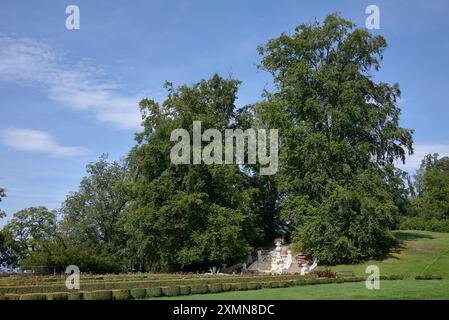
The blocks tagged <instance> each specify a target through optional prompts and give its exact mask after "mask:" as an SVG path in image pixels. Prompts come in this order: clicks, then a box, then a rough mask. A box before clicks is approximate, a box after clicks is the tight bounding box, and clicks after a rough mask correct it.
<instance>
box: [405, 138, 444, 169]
mask: <svg viewBox="0 0 449 320" xmlns="http://www.w3.org/2000/svg"><path fill="white" fill-rule="evenodd" d="M413 149H414V154H413V155H411V156H408V157H407V158H406V161H405V165H403V164H402V163H401V164H398V166H399V167H400V168H401V169H402V170H405V171H407V172H409V173H414V172H415V170H417V169H419V166H420V165H421V161H422V159H424V157H425V156H426V155H427V154H429V153H431V154H433V153H438V154H439V157H444V156H449V144H416V145H414V146H413Z"/></svg>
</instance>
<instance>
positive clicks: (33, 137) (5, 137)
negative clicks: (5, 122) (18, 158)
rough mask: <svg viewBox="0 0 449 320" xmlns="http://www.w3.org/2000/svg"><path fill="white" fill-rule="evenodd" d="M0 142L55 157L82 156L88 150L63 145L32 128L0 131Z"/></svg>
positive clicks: (15, 148)
mask: <svg viewBox="0 0 449 320" xmlns="http://www.w3.org/2000/svg"><path fill="white" fill-rule="evenodd" d="M0 142H1V143H2V144H4V145H5V146H7V147H10V148H11V149H14V150H19V151H28V152H40V153H49V154H51V155H53V156H57V157H73V156H82V155H86V154H88V153H89V151H88V150H87V149H85V148H82V147H65V146H61V145H59V144H58V143H57V142H56V141H55V139H54V138H53V137H52V136H51V135H50V134H49V133H47V132H45V131H39V130H33V129H18V128H14V129H9V130H4V131H2V132H0Z"/></svg>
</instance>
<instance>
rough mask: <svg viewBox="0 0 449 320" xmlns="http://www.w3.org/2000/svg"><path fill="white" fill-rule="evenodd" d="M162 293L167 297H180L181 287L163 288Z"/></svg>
mask: <svg viewBox="0 0 449 320" xmlns="http://www.w3.org/2000/svg"><path fill="white" fill-rule="evenodd" d="M162 293H163V294H164V296H167V297H175V296H179V293H180V290H179V287H162Z"/></svg>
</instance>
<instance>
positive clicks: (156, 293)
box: [146, 287, 162, 298]
mask: <svg viewBox="0 0 449 320" xmlns="http://www.w3.org/2000/svg"><path fill="white" fill-rule="evenodd" d="M146 292H147V295H146V296H147V297H150V298H152V297H160V296H162V288H160V287H153V288H147V289H146Z"/></svg>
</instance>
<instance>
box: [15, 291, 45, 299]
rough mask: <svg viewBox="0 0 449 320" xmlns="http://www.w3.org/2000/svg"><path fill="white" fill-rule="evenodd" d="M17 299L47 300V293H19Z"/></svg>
mask: <svg viewBox="0 0 449 320" xmlns="http://www.w3.org/2000/svg"><path fill="white" fill-rule="evenodd" d="M19 300H47V295H46V294H44V293H25V294H21V295H20V297H19Z"/></svg>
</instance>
